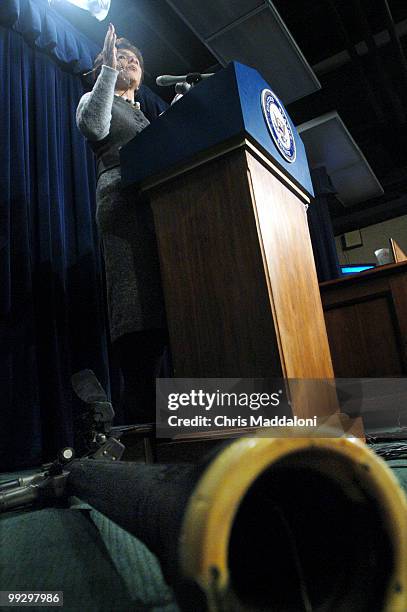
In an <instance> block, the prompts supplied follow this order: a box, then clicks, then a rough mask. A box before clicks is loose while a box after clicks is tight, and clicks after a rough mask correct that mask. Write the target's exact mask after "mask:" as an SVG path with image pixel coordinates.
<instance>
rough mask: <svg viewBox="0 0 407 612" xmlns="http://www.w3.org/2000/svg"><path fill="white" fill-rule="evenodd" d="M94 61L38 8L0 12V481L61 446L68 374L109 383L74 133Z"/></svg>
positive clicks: (88, 179) (85, 164)
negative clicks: (84, 372)
mask: <svg viewBox="0 0 407 612" xmlns="http://www.w3.org/2000/svg"><path fill="white" fill-rule="evenodd" d="M96 51H97V49H95V48H94V47H93V46H92V44H91V43H87V42H86V39H84V38H83V37H82V36H81V35H80V34H79V33H78V32H76V31H75V30H74V29H73V28H72V26H70V25H69V24H68V23H67V22H64V20H62V19H61V18H60V17H59V16H58V15H57V13H55V11H52V10H51V9H49V7H48V3H47V1H46V0H44V1H43V0H37V1H36V2H34V1H31V0H3V2H1V5H0V70H1V79H0V104H1V128H0V130H1V131H0V215H1V216H0V254H1V256H0V275H1V298H0V299H1V302H0V308H1V327H0V372H1V374H0V397H1V404H0V405H1V411H0V471H3V470H10V469H14V468H17V467H25V466H31V465H36V464H39V463H40V462H44V461H47V460H49V459H52V458H53V457H54V456H55V454H56V452H57V450H58V449H60V448H61V447H63V446H66V445H71V444H72V443H73V416H74V415H73V413H74V411H75V400H74V398H73V395H72V392H71V386H70V377H71V374H72V373H73V372H75V371H77V370H79V369H82V368H85V367H86V368H91V369H93V370H95V372H96V374H97V375H98V377H99V378H100V380H101V382H102V384H104V385H105V387H108V383H109V380H108V355H107V340H106V316H105V310H104V303H105V300H104V295H103V282H102V267H101V259H100V250H99V244H98V238H97V234H96V229H95V225H94V207H95V197H94V195H95V194H94V192H95V184H96V179H95V168H94V161H93V157H92V155H91V152H90V151H89V150H88V148H87V146H86V143H85V141H84V139H83V137H82V136H81V135H80V133H79V132H78V130H77V128H76V125H75V109H76V106H77V103H78V100H79V98H80V96H81V95H82V87H81V82H80V79H79V78H78V76H77V74H76V73H78V72H82V71H84V70H86V69H89V67H90V66H91V62H92V57H93V56H94V55H95V53H96Z"/></svg>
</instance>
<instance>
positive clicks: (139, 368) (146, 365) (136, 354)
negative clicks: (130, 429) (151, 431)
mask: <svg viewBox="0 0 407 612" xmlns="http://www.w3.org/2000/svg"><path fill="white" fill-rule="evenodd" d="M113 348H114V351H115V354H116V357H117V359H118V362H119V366H120V369H121V373H122V377H123V384H124V388H123V391H122V396H121V402H120V404H121V406H120V408H121V412H122V415H123V418H124V423H125V424H126V425H134V424H137V423H152V422H154V421H155V379H156V377H157V376H160V375H161V376H170V375H171V374H170V365H169V357H168V332H167V330H165V329H148V330H142V331H138V332H133V333H131V334H125V335H124V336H121V337H120V338H118V340H116V341H115V343H114V345H113Z"/></svg>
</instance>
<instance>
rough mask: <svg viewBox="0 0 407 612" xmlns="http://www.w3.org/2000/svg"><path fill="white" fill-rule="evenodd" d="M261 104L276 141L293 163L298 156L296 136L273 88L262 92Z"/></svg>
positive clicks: (283, 153) (284, 155)
mask: <svg viewBox="0 0 407 612" xmlns="http://www.w3.org/2000/svg"><path fill="white" fill-rule="evenodd" d="M261 106H262V109H263V115H264V118H265V120H266V123H267V127H268V129H269V132H270V134H271V135H272V137H273V140H274V143H275V145H276V147H277V149H278V150H279V152H280V153H281V155H282V156H283V157H284V159H285V160H286V161H288V162H289V163H290V164H292V163H293V162H294V161H295V158H296V156H297V149H296V147H295V138H294V134H293V131H292V129H291V125H290V122H289V121H288V117H287V114H286V112H285V110H284V108H283V105H282V104H281V102H280V100H279V99H278V98H277V96H276V94H275V93H273V92H272V91H271V89H263V91H262V92H261Z"/></svg>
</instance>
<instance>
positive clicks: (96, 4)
mask: <svg viewBox="0 0 407 612" xmlns="http://www.w3.org/2000/svg"><path fill="white" fill-rule="evenodd" d="M62 1H64V2H69V4H74V5H75V6H78V7H79V8H81V9H83V10H85V11H89V13H90V14H91V15H93V16H94V17H96V19H98V20H99V21H103V19H105V18H106V16H107V14H108V12H109V9H110V2H111V0H48V2H49V4H53V5H54V6H58V4H60V3H61V2H62Z"/></svg>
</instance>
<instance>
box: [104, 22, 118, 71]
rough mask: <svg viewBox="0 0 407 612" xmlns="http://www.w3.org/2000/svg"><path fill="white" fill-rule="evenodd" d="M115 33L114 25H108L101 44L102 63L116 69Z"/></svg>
mask: <svg viewBox="0 0 407 612" xmlns="http://www.w3.org/2000/svg"><path fill="white" fill-rule="evenodd" d="M116 38H117V37H116V31H115V29H114V25H113V24H112V23H109V27H108V29H107V32H106V37H105V42H104V44H103V50H102V55H103V63H104V64H105V65H106V66H110V67H111V68H114V69H116V68H117V49H116Z"/></svg>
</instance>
